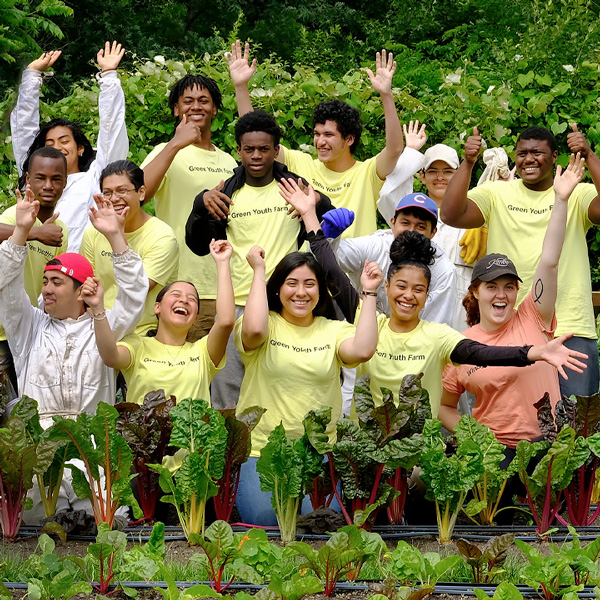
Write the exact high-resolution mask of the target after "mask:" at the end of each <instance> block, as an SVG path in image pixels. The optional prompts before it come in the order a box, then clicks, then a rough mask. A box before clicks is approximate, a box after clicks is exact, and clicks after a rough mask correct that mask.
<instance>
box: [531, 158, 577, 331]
mask: <svg viewBox="0 0 600 600" xmlns="http://www.w3.org/2000/svg"><path fill="white" fill-rule="evenodd" d="M584 174H585V160H584V159H583V157H582V156H581V155H580V154H577V156H575V155H574V154H571V159H570V161H569V164H568V166H567V168H566V169H565V170H564V172H563V170H562V167H561V166H560V165H557V167H556V175H555V177H554V207H553V208H552V213H551V215H550V220H549V221H548V227H547V229H546V235H545V236H544V244H543V246H542V255H541V257H540V261H539V263H538V266H537V269H536V271H535V275H534V277H533V285H532V287H531V294H532V296H533V300H534V302H535V305H536V306H537V309H538V311H539V312H540V315H541V317H542V319H543V320H544V323H545V324H546V326H547V327H550V324H551V323H552V319H553V317H554V307H555V304H556V293H557V287H558V286H557V278H558V262H559V260H560V254H561V252H562V247H563V243H564V241H565V230H566V227H567V212H568V202H569V196H570V195H571V193H572V192H573V190H574V189H575V186H576V185H577V184H578V183H579V182H580V181H581V180H582V179H583V176H584Z"/></svg>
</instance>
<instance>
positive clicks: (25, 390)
mask: <svg viewBox="0 0 600 600" xmlns="http://www.w3.org/2000/svg"><path fill="white" fill-rule="evenodd" d="M96 202H97V204H98V208H97V209H95V208H92V209H91V210H90V220H91V221H92V224H93V225H94V227H96V229H98V231H100V232H101V233H102V234H103V235H105V236H106V238H107V239H108V241H109V242H110V245H111V248H112V251H113V263H114V271H115V279H116V281H117V284H118V286H119V291H118V294H117V298H116V300H115V303H114V305H113V308H112V309H111V310H107V311H101V312H97V313H95V314H94V313H93V312H92V311H91V310H89V309H88V308H87V305H86V303H85V300H86V292H85V289H84V288H83V285H82V284H84V283H85V282H86V281H87V282H88V284H89V285H88V286H86V287H88V288H90V287H92V288H94V281H96V283H97V280H94V273H93V270H92V267H91V265H90V263H89V261H88V260H87V259H86V258H84V257H83V256H81V255H79V254H75V253H64V254H59V255H58V256H57V257H56V258H55V259H53V260H51V261H50V262H49V263H48V265H46V268H45V271H44V283H43V288H42V298H43V303H44V310H43V311H42V310H41V309H39V308H36V307H34V306H32V305H31V302H30V301H29V299H28V296H27V293H26V291H25V286H24V280H23V271H24V267H25V261H26V259H27V253H28V248H27V242H26V240H27V235H28V233H29V230H30V229H31V228H32V227H33V226H34V224H35V222H36V217H37V214H38V210H39V202H38V201H37V200H34V197H33V193H32V191H31V189H30V188H29V186H27V188H26V192H25V196H24V197H23V198H22V197H21V195H20V194H17V208H16V226H15V229H14V232H13V234H12V235H11V237H10V238H9V239H8V240H6V241H4V242H3V243H2V244H1V245H0V321H1V322H2V323H3V325H4V328H5V329H6V334H7V338H8V343H9V345H10V349H11V352H12V355H13V358H14V362H15V369H16V372H17V377H18V384H19V392H20V394H21V395H27V396H30V397H31V398H35V400H37V402H38V406H39V413H40V423H41V425H42V427H45V428H46V427H49V426H50V425H51V424H52V417H53V416H54V415H61V416H63V417H71V418H75V417H76V416H77V415H78V414H80V413H82V412H87V413H94V412H95V410H96V407H97V406H98V403H99V402H100V401H103V402H106V403H108V404H113V403H114V399H115V374H114V371H113V370H112V369H109V368H108V367H106V366H105V365H104V363H103V362H102V359H101V357H100V354H99V352H98V347H97V346H96V339H95V336H94V323H95V321H99V320H103V319H108V321H109V323H110V325H111V328H112V330H113V331H114V332H115V337H116V338H117V339H121V338H122V337H123V336H124V335H125V334H126V333H129V332H130V331H132V330H133V328H134V326H135V324H136V322H137V321H138V320H139V318H140V317H141V314H142V310H143V308H144V303H145V300H146V295H147V293H148V278H147V277H146V275H145V273H144V268H143V265H142V259H141V258H140V257H139V256H138V255H137V254H135V252H133V250H131V249H130V248H129V247H128V246H127V244H126V242H125V236H124V234H123V231H122V225H121V224H120V222H119V220H118V219H117V216H116V213H115V211H114V208H113V207H112V204H111V203H110V202H106V201H104V200H103V199H102V197H101V196H98V197H97V200H96ZM96 287H97V285H96Z"/></svg>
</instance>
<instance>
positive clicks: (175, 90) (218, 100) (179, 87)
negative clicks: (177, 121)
mask: <svg viewBox="0 0 600 600" xmlns="http://www.w3.org/2000/svg"><path fill="white" fill-rule="evenodd" d="M195 87H198V88H200V89H204V90H206V91H207V92H208V93H209V94H210V97H211V98H212V101H213V104H214V105H215V106H216V107H217V110H221V108H223V99H222V96H221V90H220V89H219V86H218V85H217V82H216V81H215V80H214V79H211V78H210V77H204V75H186V76H185V77H182V78H181V79H180V80H179V81H177V82H176V83H175V85H174V86H173V87H172V88H171V92H170V93H169V108H170V109H171V114H172V115H173V116H175V105H176V104H177V102H179V98H181V96H183V94H184V93H185V90H188V89H191V90H193V89H194V88H195Z"/></svg>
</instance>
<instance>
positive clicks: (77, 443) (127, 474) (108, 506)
mask: <svg viewBox="0 0 600 600" xmlns="http://www.w3.org/2000/svg"><path fill="white" fill-rule="evenodd" d="M118 417H119V413H118V412H117V409H116V408H115V407H114V406H110V405H108V404H106V403H104V402H100V403H99V404H98V408H97V409H96V414H95V415H88V414H87V413H81V414H80V415H79V416H78V417H77V420H73V419H65V418H63V417H54V425H53V426H52V428H51V430H49V431H48V438H49V439H50V440H52V441H65V442H70V443H72V444H73V446H74V447H75V449H76V450H77V453H78V455H79V458H80V459H81V461H82V462H83V469H80V468H79V467H78V466H76V465H67V466H68V467H69V468H70V469H71V472H72V474H73V490H74V491H75V493H76V494H77V496H78V497H79V498H89V500H90V502H91V504H92V509H93V511H94V518H95V519H96V524H97V525H100V523H106V524H107V525H108V527H109V528H111V527H112V525H113V521H114V518H115V514H116V511H117V509H118V508H119V506H131V507H132V508H133V514H134V516H135V517H136V518H139V517H141V516H142V512H141V510H140V507H139V504H138V503H137V500H136V499H135V498H134V496H133V492H132V490H131V480H132V479H133V478H134V477H135V475H132V474H131V463H132V460H133V456H132V453H131V448H130V447H129V446H128V444H127V442H126V441H125V439H124V438H123V437H122V436H121V435H119V434H118V433H117V419H118Z"/></svg>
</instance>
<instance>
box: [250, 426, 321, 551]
mask: <svg viewBox="0 0 600 600" xmlns="http://www.w3.org/2000/svg"><path fill="white" fill-rule="evenodd" d="M321 463H322V457H321V456H320V455H319V453H318V452H315V449H314V447H313V446H312V445H311V444H310V443H309V441H308V439H307V436H306V434H305V435H303V436H302V437H301V438H298V439H290V438H288V437H287V435H286V432H285V428H284V427H283V424H282V423H280V424H279V425H277V427H275V429H273V431H272V432H271V434H270V435H269V438H268V442H267V444H266V445H265V446H264V448H262V450H261V451H260V458H259V459H258V461H257V463H256V470H257V471H258V474H259V478H260V489H261V490H262V491H263V492H271V493H272V496H271V504H272V506H273V509H274V511H275V516H276V517H277V523H278V525H279V531H280V533H281V541H282V542H283V543H284V544H289V543H290V542H291V541H292V540H293V539H294V538H295V536H296V521H297V516H298V509H299V506H300V502H301V501H302V499H303V498H304V496H305V494H306V490H307V488H308V486H309V485H310V483H311V482H312V481H313V480H314V478H315V476H316V475H317V474H318V473H319V471H320V469H321Z"/></svg>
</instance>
